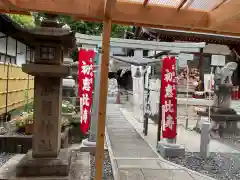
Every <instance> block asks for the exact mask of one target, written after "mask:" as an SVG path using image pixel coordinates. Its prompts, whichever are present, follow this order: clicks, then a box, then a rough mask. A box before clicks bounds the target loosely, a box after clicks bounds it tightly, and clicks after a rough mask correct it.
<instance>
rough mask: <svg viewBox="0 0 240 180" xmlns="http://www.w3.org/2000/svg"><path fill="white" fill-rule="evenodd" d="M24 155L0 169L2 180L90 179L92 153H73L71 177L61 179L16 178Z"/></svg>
mask: <svg viewBox="0 0 240 180" xmlns="http://www.w3.org/2000/svg"><path fill="white" fill-rule="evenodd" d="M24 156H25V155H24V154H17V155H15V156H13V157H12V158H11V159H9V160H8V161H7V162H6V163H5V164H4V165H3V166H2V167H0V179H1V180H10V179H11V180H85V179H90V167H91V166H90V153H88V152H80V151H72V152H71V167H70V173H69V176H61V177H54V176H51V177H21V178H19V177H16V167H17V165H18V164H19V162H20V161H21V160H22V159H23V157H24Z"/></svg>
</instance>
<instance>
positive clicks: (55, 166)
mask: <svg viewBox="0 0 240 180" xmlns="http://www.w3.org/2000/svg"><path fill="white" fill-rule="evenodd" d="M29 31H30V33H31V34H32V36H31V37H30V38H32V39H31V41H32V42H33V44H34V47H35V58H34V63H29V64H24V65H23V66H22V70H23V71H24V72H25V73H28V74H31V75H33V76H35V80H34V130H33V149H32V150H31V151H29V152H28V153H27V154H26V155H25V157H24V158H23V159H22V160H21V161H20V162H19V164H18V165H17V169H16V175H17V176H19V177H29V176H68V174H69V168H70V152H68V150H67V149H60V145H61V104H62V78H64V77H67V76H69V75H70V67H69V66H67V65H64V64H63V58H64V57H67V56H68V54H69V53H68V51H69V50H70V49H72V48H73V47H74V46H75V34H74V33H73V32H70V30H69V29H63V28H62V26H61V25H60V24H58V23H57V22H56V16H55V15H49V16H48V18H46V19H45V20H44V21H43V22H42V24H41V27H37V28H34V29H31V30H29Z"/></svg>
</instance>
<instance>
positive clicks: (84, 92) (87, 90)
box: [78, 49, 95, 134]
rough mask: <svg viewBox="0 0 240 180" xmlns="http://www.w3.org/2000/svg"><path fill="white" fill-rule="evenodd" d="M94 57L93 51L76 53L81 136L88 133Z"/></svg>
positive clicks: (81, 50) (83, 50)
mask: <svg viewBox="0 0 240 180" xmlns="http://www.w3.org/2000/svg"><path fill="white" fill-rule="evenodd" d="M94 57H95V52H94V51H93V50H85V49H80V51H79V52H78V94H79V98H80V109H81V111H80V112H81V115H80V121H81V123H80V129H81V131H82V133H83V134H86V133H87V132H88V128H89V124H90V118H91V115H90V113H91V107H92V93H93V84H94V72H93V70H94Z"/></svg>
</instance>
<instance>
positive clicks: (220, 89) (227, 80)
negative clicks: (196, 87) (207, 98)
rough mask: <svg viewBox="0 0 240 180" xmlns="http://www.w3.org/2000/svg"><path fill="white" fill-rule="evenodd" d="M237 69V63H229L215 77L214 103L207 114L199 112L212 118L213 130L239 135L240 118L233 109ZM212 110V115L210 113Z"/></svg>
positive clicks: (221, 133)
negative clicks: (239, 123) (233, 81)
mask: <svg viewBox="0 0 240 180" xmlns="http://www.w3.org/2000/svg"><path fill="white" fill-rule="evenodd" d="M236 68H237V63H236V62H229V63H227V64H226V65H225V66H224V67H223V68H222V69H221V70H217V72H215V76H214V82H215V83H214V102H213V105H212V107H211V108H210V109H209V108H207V110H206V111H205V112H198V114H199V115H200V116H205V117H206V116H209V114H210V118H211V120H212V121H211V130H213V131H218V133H219V135H220V136H222V135H223V133H224V132H225V133H238V131H239V130H238V129H237V121H238V120H239V119H240V116H239V115H237V113H236V111H235V110H234V109H232V108H231V101H232V100H231V93H232V87H233V85H232V74H233V72H234V71H235V70H236ZM209 110H210V113H209Z"/></svg>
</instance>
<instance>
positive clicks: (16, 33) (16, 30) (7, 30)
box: [0, 14, 33, 47]
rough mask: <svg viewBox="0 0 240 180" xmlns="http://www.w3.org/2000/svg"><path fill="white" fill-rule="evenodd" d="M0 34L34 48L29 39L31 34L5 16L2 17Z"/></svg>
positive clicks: (0, 18) (0, 19) (0, 16)
mask: <svg viewBox="0 0 240 180" xmlns="http://www.w3.org/2000/svg"><path fill="white" fill-rule="evenodd" d="M0 32H2V33H4V34H5V35H7V36H10V37H12V38H14V39H16V40H17V41H19V42H21V43H23V44H26V45H27V46H29V47H33V44H32V42H31V41H29V40H28V39H27V37H29V36H31V34H30V33H29V32H27V31H26V29H25V28H22V27H21V26H20V25H19V24H17V23H16V22H14V21H13V20H12V19H11V18H9V17H8V16H7V15H5V14H1V15H0Z"/></svg>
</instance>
